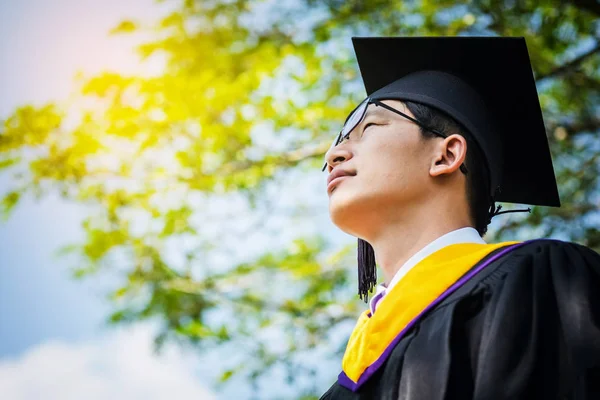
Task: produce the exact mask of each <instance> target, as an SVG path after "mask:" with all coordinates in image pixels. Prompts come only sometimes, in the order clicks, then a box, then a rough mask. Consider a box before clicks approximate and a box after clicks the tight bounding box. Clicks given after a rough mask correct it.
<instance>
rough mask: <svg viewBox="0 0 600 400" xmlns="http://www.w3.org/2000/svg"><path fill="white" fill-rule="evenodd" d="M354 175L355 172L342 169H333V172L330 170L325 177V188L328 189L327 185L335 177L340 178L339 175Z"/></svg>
mask: <svg viewBox="0 0 600 400" xmlns="http://www.w3.org/2000/svg"><path fill="white" fill-rule="evenodd" d="M354 175H356V173H352V172H349V171H345V170H343V169H337V170H333V172H331V173H330V174H329V176H328V177H327V188H328V189H329V185H330V184H331V182H332V181H333V180H334V179H337V178H340V177H343V176H354Z"/></svg>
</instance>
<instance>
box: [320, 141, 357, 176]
mask: <svg viewBox="0 0 600 400" xmlns="http://www.w3.org/2000/svg"><path fill="white" fill-rule="evenodd" d="M351 158H352V153H351V152H350V150H348V148H346V147H344V146H342V145H338V146H336V147H333V148H331V149H329V151H327V153H326V154H325V161H326V162H327V172H331V170H332V169H333V168H334V167H335V166H336V165H338V164H340V163H343V162H344V161H348V160H349V159H351Z"/></svg>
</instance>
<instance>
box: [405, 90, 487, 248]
mask: <svg viewBox="0 0 600 400" xmlns="http://www.w3.org/2000/svg"><path fill="white" fill-rule="evenodd" d="M403 103H404V104H405V105H406V107H407V108H408V109H409V110H410V112H411V113H412V114H413V115H414V117H415V119H416V120H417V121H419V122H421V123H422V124H423V125H424V126H427V127H429V128H431V129H434V130H437V131H438V132H440V133H442V134H444V135H446V136H450V135H453V134H458V135H461V136H462V137H464V138H465V140H466V142H467V154H466V157H465V165H466V167H467V170H468V172H467V201H468V203H469V208H470V212H471V219H472V221H473V223H474V224H475V229H476V230H477V232H479V235H481V236H483V235H485V233H486V232H487V227H488V224H489V223H490V207H492V206H493V201H492V197H491V196H490V175H489V172H488V167H487V164H486V161H485V158H484V155H483V152H482V151H481V148H480V147H479V145H478V144H477V143H476V142H475V140H474V139H473V136H472V135H471V134H470V133H469V132H468V131H467V129H466V128H465V127H464V126H462V124H460V123H459V122H457V121H456V120H455V119H454V118H452V117H451V116H449V115H448V114H446V113H444V112H443V111H440V110H438V109H436V108H433V107H430V106H427V105H424V104H421V103H415V102H411V101H405V102H403ZM420 130H421V134H422V135H423V136H424V137H425V138H435V137H439V136H438V135H436V134H434V133H432V132H430V131H428V130H426V129H424V128H421V129H420Z"/></svg>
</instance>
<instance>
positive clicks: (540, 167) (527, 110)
mask: <svg viewBox="0 0 600 400" xmlns="http://www.w3.org/2000/svg"><path fill="white" fill-rule="evenodd" d="M352 41H353V44H354V50H355V52H356V57H357V59H358V65H359V67H360V71H361V74H362V78H363V82H364V85H365V88H366V91H367V95H368V96H369V98H370V99H373V100H392V99H393V100H401V101H402V100H405V101H412V102H417V103H421V104H425V105H427V106H430V107H433V108H436V109H438V110H441V111H443V112H444V113H446V114H448V115H450V116H451V117H453V118H454V119H455V120H456V121H458V122H459V123H460V124H461V125H462V126H464V127H465V128H466V129H467V131H468V134H470V136H471V137H472V139H473V140H474V141H475V143H476V145H477V146H479V148H480V149H481V151H482V153H483V155H484V157H485V161H486V163H487V167H488V170H489V179H490V188H491V193H490V196H491V198H492V199H493V201H499V202H509V203H522V204H531V205H543V206H557V207H558V206H560V199H559V196H558V189H557V186H556V178H555V176H554V170H553V168H552V158H551V155H550V150H549V147H548V140H547V137H546V130H545V127H544V121H543V119H542V111H541V108H540V103H539V100H538V95H537V91H536V87H535V79H534V77H533V71H532V68H531V63H530V60H529V55H528V52H527V45H526V43H525V39H524V38H522V37H371V38H352ZM351 119H352V115H351V116H350V117H349V120H351ZM347 121H348V120H347ZM492 207H493V203H492ZM496 211H498V210H496ZM496 214H497V213H496ZM367 246H368V247H367ZM361 264H363V265H364V264H369V266H370V267H371V268H369V269H368V270H366V271H365V270H363V271H361V268H360V266H361ZM371 264H372V265H371ZM374 268H375V267H374V257H373V255H372V248H370V245H368V244H367V243H361V240H360V239H359V294H360V293H361V292H363V293H364V289H365V284H368V285H367V286H369V287H372V286H373V284H374V282H373V279H374V275H373V274H374V271H373V270H374ZM361 274H362V275H361ZM361 282H362V283H361ZM361 285H362V286H363V288H362V289H361V288H360V286H361ZM361 297H362V296H361Z"/></svg>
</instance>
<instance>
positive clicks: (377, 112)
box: [363, 104, 386, 121]
mask: <svg viewBox="0 0 600 400" xmlns="http://www.w3.org/2000/svg"><path fill="white" fill-rule="evenodd" d="M373 105H374V104H373ZM374 106H375V105H374ZM385 111H386V110H385V109H384V108H383V107H377V106H375V107H369V108H367V112H366V113H365V116H364V117H363V121H364V120H365V119H367V118H368V117H369V116H371V115H373V116H376V117H380V116H382V115H383V114H385Z"/></svg>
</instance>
